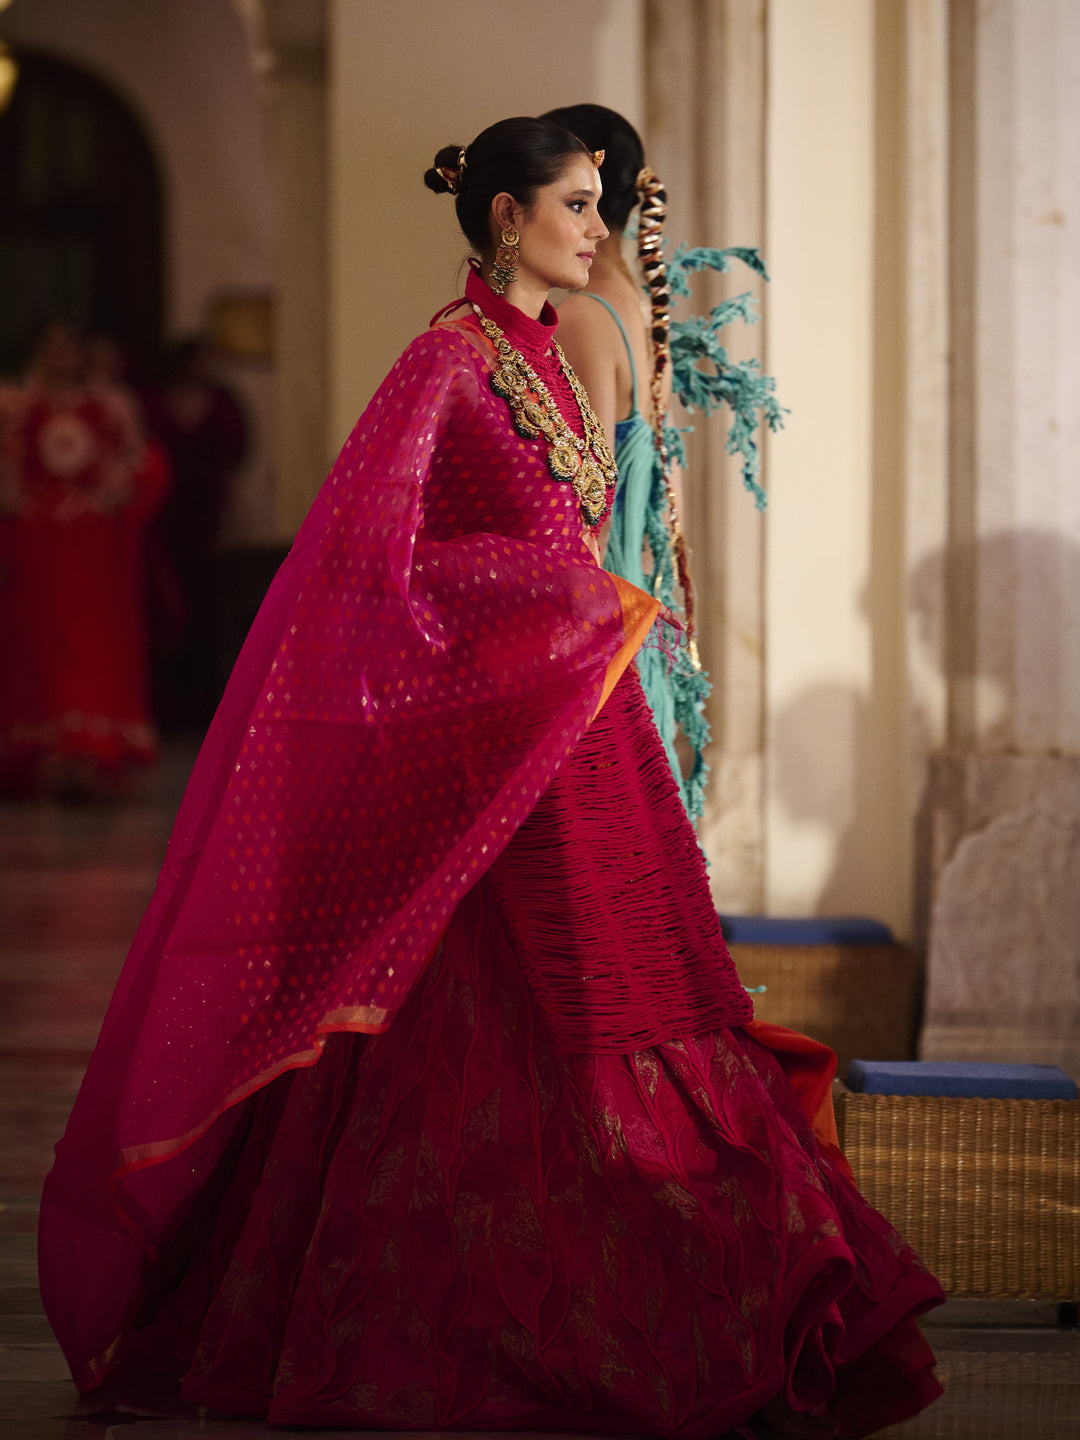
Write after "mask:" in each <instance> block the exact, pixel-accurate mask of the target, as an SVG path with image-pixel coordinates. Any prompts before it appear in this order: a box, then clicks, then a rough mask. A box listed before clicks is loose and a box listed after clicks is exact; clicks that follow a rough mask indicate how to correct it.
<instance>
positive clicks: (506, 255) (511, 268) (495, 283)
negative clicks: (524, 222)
mask: <svg viewBox="0 0 1080 1440" xmlns="http://www.w3.org/2000/svg"><path fill="white" fill-rule="evenodd" d="M520 241H521V236H520V235H519V234H518V232H517V231H516V230H515V229H514V227H513V225H507V227H506V229H505V230H504V231H503V232H502V236H501V237H500V240H499V248H498V249H497V250H496V251H495V263H494V265H492V267H491V279H490V281H489V282H488V283H489V284H490V285H491V288H492V290H494V292H495V294H496V295H501V294H502V293H503V291H504V290H505V289H506V287H507V285H512V284H513V283H514V281H515V280H516V279H517V262H518V245H519V243H520Z"/></svg>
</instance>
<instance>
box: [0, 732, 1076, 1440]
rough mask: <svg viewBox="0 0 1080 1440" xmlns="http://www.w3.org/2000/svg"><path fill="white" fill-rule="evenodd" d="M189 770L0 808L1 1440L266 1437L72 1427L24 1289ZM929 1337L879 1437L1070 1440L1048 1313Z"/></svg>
mask: <svg viewBox="0 0 1080 1440" xmlns="http://www.w3.org/2000/svg"><path fill="white" fill-rule="evenodd" d="M191 758H192V757H191V754H190V753H189V752H187V751H184V750H181V749H174V750H172V751H170V752H169V753H168V754H167V755H166V758H165V761H164V762H163V764H162V765H161V766H160V767H159V768H158V770H157V771H156V772H155V774H154V775H153V776H152V777H150V778H149V779H148V781H147V782H146V784H145V785H144V787H143V788H142V790H141V791H140V792H139V793H138V794H137V795H136V796H134V797H133V798H132V800H131V801H130V802H129V803H127V804H124V805H121V806H118V807H114V808H107V807H104V806H86V807H83V808H76V807H62V806H56V805H49V806H46V805H41V806H0V947H2V948H0V1440H61V1437H63V1440H89V1437H95V1440H109V1437H117V1436H132V1437H134V1440H165V1437H169V1440H187V1437H195V1436H199V1437H203V1436H207V1435H220V1436H228V1437H231V1440H249V1437H255V1436H264V1437H265V1436H267V1435H270V1434H272V1433H274V1432H271V1431H270V1430H269V1429H268V1427H266V1426H263V1425H258V1424H252V1423H250V1422H229V1421H218V1422H214V1421H210V1420H207V1419H205V1418H204V1419H188V1420H183V1419H170V1420H162V1419H156V1420H154V1419H145V1418H144V1419H140V1420H138V1422H137V1424H136V1425H135V1428H134V1429H132V1422H133V1421H134V1419H135V1417H126V1419H127V1423H121V1417H115V1419H114V1421H113V1422H112V1423H101V1421H94V1420H91V1419H88V1418H86V1417H85V1416H84V1415H78V1414H73V1411H74V1408H75V1400H76V1395H75V1390H74V1387H73V1386H72V1384H71V1382H70V1380H69V1379H68V1377H67V1371H66V1369H65V1366H64V1363H63V1359H62V1357H61V1355H60V1352H59V1350H58V1349H57V1347H56V1344H55V1342H54V1341H53V1339H52V1336H51V1333H50V1331H49V1327H48V1325H47V1323H46V1321H45V1318H44V1316H43V1314H42V1312H41V1306H40V1302H39V1300H38V1294H37V1285H36V1278H35V1265H34V1228H35V1223H36V1215H37V1202H38V1196H39V1194H40V1190H41V1182H42V1179H43V1177H44V1175H45V1173H46V1171H47V1169H48V1167H49V1164H50V1160H51V1152H52V1146H53V1144H54V1143H55V1141H56V1139H57V1137H58V1136H59V1134H60V1132H61V1131H62V1129H63V1127H64V1122H65V1120H66V1117H67V1112H68V1109H69V1107H70V1105H71V1102H72V1099H73V1098H74V1094H75V1090H76V1088H77V1086H78V1083H79V1078H80V1075H81V1073H82V1070H83V1067H84V1065H85V1063H86V1058H87V1055H88V1054H89V1051H90V1048H91V1046H92V1045H93V1042H94V1037H95V1035H96V1033H97V1029H98V1026H99V1024H100V1021H101V1016H102V1014H103V1012H104V1009H105V1005H106V1003H107V1001H108V998H109V994H110V991H111V989H112V986H113V984H114V982H115V979H116V976H117V973H118V971H119V969H120V965H121V963H122V961H123V958H124V953H125V951H126V948H127V944H128V942H129V940H130V938H131V935H132V933H133V931H134V929H135V926H136V924H137V922H138V920H139V917H140V915H141V913H142V910H143V907H144V906H145V904H146V902H147V900H148V899H149V897H150V893H151V891H152V889H153V884H154V877H155V874H156V872H157V867H158V865H159V864H160V861H161V857H162V854H163V853H164V848H165V841H166V839H167V836H168V830H169V825H170V822H171V818H172V815H173V812H174V811H175V808H176V805H177V803H178V801H179V797H180V792H181V790H182V787H183V782H184V777H185V774H186V770H187V767H188V765H189V764H190V761H191ZM931 1338H932V1340H933V1343H934V1345H935V1348H936V1349H937V1350H938V1353H939V1356H940V1357H941V1365H940V1373H941V1374H942V1377H943V1379H944V1380H945V1382H946V1385H947V1394H946V1396H945V1398H944V1399H943V1400H941V1401H939V1402H938V1403H937V1404H936V1405H935V1406H933V1407H932V1408H931V1410H929V1411H928V1412H927V1413H926V1414H925V1415H924V1416H922V1417H920V1418H919V1419H918V1420H916V1421H914V1422H912V1423H910V1424H908V1425H905V1426H901V1427H899V1428H897V1429H894V1430H892V1431H889V1432H885V1433H886V1434H888V1435H889V1436H890V1437H892V1440H916V1437H918V1440H938V1437H940V1440H946V1437H948V1440H1078V1437H1080V1340H1078V1335H1077V1331H1076V1330H1062V1329H1059V1328H1057V1326H1056V1324H1055V1312H1054V1311H1053V1309H1052V1308H1050V1307H1037V1306H1034V1305H1032V1306H1000V1307H996V1308H989V1307H977V1306H972V1305H967V1306H960V1305H955V1306H951V1307H946V1310H945V1312H944V1313H943V1314H942V1315H941V1317H940V1320H939V1321H938V1322H937V1323H935V1324H934V1326H933V1330H932V1336H931ZM278 1433H280V1432H278ZM290 1433H291V1434H293V1435H299V1434H301V1433H302V1432H298V1431H291V1432H290ZM311 1433H312V1434H319V1435H325V1434H327V1433H328V1432H326V1431H318V1432H311ZM485 1440H492V1437H490V1436H487V1437H485Z"/></svg>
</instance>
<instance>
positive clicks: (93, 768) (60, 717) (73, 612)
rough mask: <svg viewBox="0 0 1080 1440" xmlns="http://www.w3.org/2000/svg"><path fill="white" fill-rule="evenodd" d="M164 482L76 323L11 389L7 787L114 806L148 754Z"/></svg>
mask: <svg viewBox="0 0 1080 1440" xmlns="http://www.w3.org/2000/svg"><path fill="white" fill-rule="evenodd" d="M165 487H166V476H165V469H164V465H163V463H162V460H161V458H160V456H159V455H158V454H156V453H155V452H154V451H153V450H151V449H148V448H147V446H146V445H145V443H144V441H143V435H142V426H141V423H140V420H139V417H138V412H137V409H136V407H135V404H134V401H133V399H132V396H131V395H130V392H128V391H127V390H126V389H124V388H122V387H120V386H119V385H117V384H116V383H115V382H114V381H113V380H112V379H108V378H104V377H102V376H101V375H100V374H99V376H98V378H96V379H95V380H94V381H93V383H91V382H90V381H89V380H88V378H87V374H86V352H85V347H84V345H83V343H82V341H81V339H80V337H79V335H78V333H77V332H76V331H75V330H74V329H73V327H71V326H70V325H67V324H63V323H59V322H55V323H53V324H50V325H49V326H48V327H47V328H46V329H45V331H44V332H43V334H42V336H41V338H40V340H39V342H38V344H37V346H36V347H35V349H34V353H33V357H32V359H31V363H30V366H29V369H28V372H27V376H26V379H25V380H24V381H23V383H21V384H7V385H3V386H0V788H2V789H3V791H4V793H6V794H7V795H9V796H16V797H33V796H41V795H44V796H54V797H57V798H62V799H77V798H88V799H95V798H104V797H107V796H110V795H112V794H114V793H116V791H117V790H118V789H119V788H120V787H121V785H122V781H123V778H124V776H125V773H126V771H127V769H128V767H129V765H130V764H131V763H132V762H142V761H147V760H150V759H152V758H153V756H154V754H155V739H154V733H153V729H152V726H151V721H150V712H149V706H148V695H147V666H146V624H145V602H144V593H145V584H144V564H143V545H142V541H143V535H144V531H145V526H146V523H147V521H148V519H149V518H150V516H151V515H152V514H153V512H154V510H155V509H156V508H157V507H158V506H159V505H160V503H161V499H162V496H163V494H164V491H165Z"/></svg>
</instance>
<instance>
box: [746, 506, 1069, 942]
mask: <svg viewBox="0 0 1080 1440" xmlns="http://www.w3.org/2000/svg"><path fill="white" fill-rule="evenodd" d="M908 593H909V595H910V597H911V599H910V604H911V618H912V620H913V621H914V626H913V629H914V637H915V642H914V643H915V646H916V652H915V653H913V654H912V655H910V656H909V661H908V671H909V673H910V672H911V670H912V669H913V668H914V667H915V665H916V664H919V665H923V666H926V665H929V666H931V667H933V669H934V670H936V671H937V672H938V673H939V674H941V672H942V670H944V671H946V672H947V674H946V675H944V676H942V678H943V679H947V685H948V693H949V709H950V717H951V719H950V742H949V744H948V745H947V746H946V747H945V749H944V751H932V750H931V745H930V726H929V722H928V719H927V717H926V716H925V714H923V713H921V712H920V711H919V709H918V708H917V707H915V708H908V711H907V732H906V735H905V734H904V732H903V731H899V730H897V729H896V721H897V716H896V713H895V711H896V707H897V706H900V705H903V706H909V707H910V702H909V699H908V697H907V695H906V693H905V689H904V687H903V686H902V685H900V684H898V683H896V677H889V676H887V675H882V674H881V673H880V670H879V667H878V666H876V665H875V669H874V679H873V682H872V684H871V688H870V694H869V695H866V694H863V693H861V692H860V691H859V690H858V689H857V688H856V687H855V686H852V685H848V684H842V683H828V684H822V685H819V686H815V687H813V688H811V689H809V690H807V691H804V692H803V693H802V694H801V695H799V696H798V697H797V698H796V699H795V700H793V701H792V702H791V703H790V704H789V705H787V706H786V707H784V709H783V710H781V711H780V712H779V713H778V714H777V715H776V717H775V719H774V721H773V745H772V751H773V755H774V757H775V758H774V765H775V770H774V784H775V791H776V794H777V796H778V799H779V800H780V803H781V804H782V805H783V807H784V809H785V811H786V813H787V815H788V816H789V817H790V818H791V819H792V820H794V821H796V822H799V823H801V824H805V825H815V824H816V825H818V826H820V827H823V828H825V829H828V830H829V831H831V832H832V834H833V835H834V836H835V839H833V840H832V855H831V858H830V860H829V862H828V865H827V869H826V873H825V875H824V876H823V878H822V881H821V884H820V887H819V889H818V900H817V905H816V907H815V908H816V910H817V912H818V913H820V914H840V913H851V912H857V913H864V914H866V913H868V914H872V915H873V914H876V915H881V914H882V913H884V904H885V903H887V902H883V900H882V898H880V897H886V896H888V895H889V894H890V893H895V886H890V885H889V884H888V883H887V881H886V883H882V877H881V875H880V872H879V868H878V867H879V866H880V864H881V860H880V858H879V857H880V856H881V854H882V851H883V845H882V836H883V834H887V833H888V827H889V826H890V825H895V826H898V827H906V826H908V825H909V824H911V823H912V822H911V819H910V817H909V813H908V811H907V808H906V805H905V795H904V790H903V786H902V783H901V777H902V775H903V772H904V770H905V769H906V766H907V764H908V755H909V754H915V755H927V756H928V761H927V765H926V770H925V773H924V776H923V780H922V785H921V794H920V799H919V805H918V809H917V814H916V818H915V822H914V824H915V831H914V836H913V842H914V871H915V898H914V906H913V911H914V913H913V917H912V920H913V924H912V930H913V936H914V940H915V943H916V945H917V946H919V947H920V948H921V947H922V946H923V945H925V942H926V937H927V934H928V932H929V929H930V909H931V903H932V901H933V903H935V904H940V903H941V902H942V901H943V900H944V899H946V898H947V892H948V887H947V886H946V890H945V893H944V894H943V893H942V883H943V880H944V878H945V872H946V871H947V868H948V865H949V863H950V860H951V858H952V856H953V853H954V852H955V851H956V849H957V847H958V846H959V845H960V844H961V843H962V842H963V840H964V838H965V836H966V835H967V834H968V833H969V832H970V830H971V829H972V828H973V826H974V825H975V823H976V819H975V817H976V816H977V815H979V816H982V819H981V820H980V821H979V822H978V823H979V824H986V823H988V822H989V821H990V820H992V818H993V817H992V815H988V814H987V813H986V811H985V806H986V805H987V804H989V803H990V797H989V792H988V793H987V794H986V795H985V796H983V797H982V801H981V802H980V805H976V807H975V809H973V810H972V809H971V805H972V804H973V803H974V801H973V800H972V799H971V797H968V799H967V801H964V799H963V797H962V795H960V794H957V795H952V796H950V795H949V794H948V793H947V792H948V790H949V786H950V785H951V786H952V788H953V790H955V788H956V784H957V776H956V757H957V756H958V755H963V754H966V753H967V752H969V751H970V752H975V753H977V754H978V755H979V756H981V757H984V759H985V761H986V762H987V763H988V764H989V762H990V761H991V760H992V758H993V757H998V759H999V760H1000V761H1001V762H1002V763H1007V764H1011V766H1012V768H1013V769H1014V770H1015V769H1016V766H1017V764H1018V763H1019V762H1020V761H1021V760H1023V763H1024V766H1026V771H1025V773H1026V774H1027V775H1028V780H1027V784H1028V786H1029V792H1030V793H1029V794H1028V796H1027V798H1026V800H1024V802H1023V803H1022V804H1020V805H1019V809H1014V808H1013V806H1012V804H1011V801H1010V802H1009V807H1008V814H1009V815H1010V817H1011V819H1012V822H1013V824H1012V828H1011V830H1010V834H1011V835H1012V837H1013V839H1012V845H1010V846H1007V847H1006V848H1005V849H1004V850H1002V851H1001V852H1000V853H997V854H995V855H994V856H989V855H988V856H986V857H984V858H985V861H986V865H987V869H986V876H987V879H986V886H985V889H986V895H987V903H988V904H990V905H991V908H992V909H993V910H994V911H995V912H997V911H999V910H1000V908H1001V907H1000V906H999V905H998V904H996V903H994V901H993V897H994V895H995V893H996V894H999V895H1001V896H1004V895H1005V894H1009V895H1010V897H1011V900H1010V903H1011V904H1013V905H1014V906H1015V907H1016V914H1017V917H1022V916H1025V915H1028V914H1029V912H1030V910H1031V909H1032V907H1033V906H1034V905H1035V904H1036V903H1037V904H1038V906H1039V907H1040V908H1042V909H1044V911H1045V913H1047V914H1050V915H1052V916H1053V917H1054V919H1053V922H1052V923H1053V924H1054V925H1056V926H1059V927H1061V928H1059V931H1058V934H1059V936H1062V937H1064V936H1070V935H1071V936H1075V935H1076V934H1077V933H1080V925H1078V924H1077V922H1078V921H1080V914H1075V913H1074V912H1076V911H1077V909H1078V907H1080V848H1078V844H1080V839H1078V833H1077V831H1078V827H1080V818H1068V819H1067V818H1066V817H1065V816H1064V815H1063V813H1062V804H1061V800H1062V797H1063V795H1064V794H1066V793H1068V786H1067V785H1066V788H1065V790H1061V789H1060V787H1061V786H1062V785H1063V784H1065V782H1066V779H1067V776H1068V775H1069V774H1075V773H1076V771H1077V769H1078V768H1080V759H1078V758H1076V757H1077V754H1078V752H1080V744H1078V743H1077V742H1078V732H1080V704H1078V700H1077V697H1078V696H1080V549H1078V548H1077V547H1076V546H1075V545H1073V544H1072V543H1071V542H1070V541H1069V540H1068V539H1066V538H1064V537H1063V536H1061V535H1058V534H1054V533H1053V532H1051V531H1045V530H1017V531H1003V532H1000V533H996V534H992V535H989V536H986V537H984V538H983V539H981V540H979V541H977V542H974V543H972V544H970V545H966V546H958V547H952V548H951V549H950V550H949V551H948V552H936V553H934V554H933V555H931V556H929V557H928V558H927V559H926V560H924V561H923V562H922V563H921V564H920V565H918V566H917V567H916V568H915V569H914V570H913V571H912V572H911V575H910V584H909V591H908ZM977 615H981V616H983V617H984V618H983V622H982V633H981V634H980V635H977V634H976V619H977ZM976 642H978V643H976ZM976 719H978V737H977V739H976V738H975V726H976ZM1070 726H1071V727H1072V733H1071V734H1070ZM890 728H892V729H894V730H896V733H897V734H898V735H899V737H900V744H901V745H903V746H905V747H906V748H905V749H898V751H897V753H896V754H895V755H894V756H893V757H892V758H893V763H892V764H891V765H888V766H883V765H882V764H881V757H880V755H879V754H877V753H876V751H875V745H876V743H877V741H876V737H877V736H879V735H881V734H882V733H885V734H888V733H889V730H890ZM1040 767H1041V769H1040ZM1047 767H1049V768H1050V769H1051V770H1053V772H1054V775H1055V777H1056V778H1055V780H1054V781H1053V782H1051V781H1050V780H1049V779H1047V780H1046V782H1045V786H1044V787H1043V788H1040V786H1039V784H1038V783H1036V772H1038V774H1042V773H1043V772H1044V771H1046V772H1047V774H1049V771H1048V770H1047ZM999 768H1001V767H1000V766H999ZM1019 773H1020V772H1019V771H1017V774H1019ZM950 776H951V779H950ZM1016 783H1017V784H1019V783H1020V781H1019V780H1018V781H1017V782H1016ZM943 786H944V787H945V792H946V793H944V794H943V790H942V787H943ZM1031 787H1033V788H1031ZM1008 798H1009V797H1008V796H1006V795H1005V794H1002V795H1001V796H1000V799H1001V801H1002V803H1005V802H1006V801H1007V800H1008ZM965 804H966V805H967V807H968V808H967V809H965ZM943 807H944V808H943ZM980 807H981V808H980ZM969 810H970V813H968V812H969ZM1021 812H1022V813H1023V817H1024V818H1023V819H1022V820H1021V819H1020V818H1018V817H1019V816H1020V813H1021ZM1072 816H1073V817H1080V805H1078V806H1076V807H1075V808H1074V809H1073V812H1072ZM1017 826H1019V829H1017ZM1013 845H1015V846H1018V847H1019V848H1020V849H1021V850H1022V851H1028V852H1029V853H1030V854H1031V855H1032V856H1034V855H1038V856H1039V857H1040V861H1039V864H1040V871H1041V873H1040V876H1039V878H1038V883H1036V884H1034V885H1032V887H1031V888H1030V889H1029V890H1027V891H1026V893H1025V885H1026V883H1027V881H1028V880H1029V879H1030V878H1031V877H1030V876H1029V874H1028V867H1027V865H1026V863H1025V862H1024V861H1023V860H1022V859H1021V857H1019V856H1018V855H1017V854H1016V853H1015V851H1014V850H1013V848H1012V847H1013ZM906 848H907V847H906V845H905V846H903V847H901V848H900V850H899V851H898V852H894V853H900V854H901V855H902V854H903V853H904V852H905V851H906ZM886 853H888V852H887V850H886ZM980 888H982V887H980ZM1014 892H1015V893H1014ZM1036 895H1037V896H1038V897H1039V898H1038V901H1037V902H1036V899H1035V897H1036ZM935 897H936V898H935ZM949 903H954V902H949ZM1047 907H1048V908H1047ZM1029 918H1030V917H1029ZM1016 923H1017V925H1018V926H1019V927H1020V928H1022V926H1023V921H1022V920H1021V919H1019V918H1018V919H1017V922H1016ZM1066 924H1068V925H1069V927H1070V928H1064V927H1065V926H1066ZM1007 928H1009V927H1007ZM998 933H999V934H1001V933H1002V932H1001V931H1000V930H999V931H998Z"/></svg>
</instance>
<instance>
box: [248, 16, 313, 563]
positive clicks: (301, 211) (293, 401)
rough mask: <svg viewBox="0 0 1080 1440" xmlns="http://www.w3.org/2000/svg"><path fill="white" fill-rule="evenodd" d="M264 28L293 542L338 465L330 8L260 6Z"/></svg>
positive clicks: (287, 510) (287, 506)
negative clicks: (331, 384)
mask: <svg viewBox="0 0 1080 1440" xmlns="http://www.w3.org/2000/svg"><path fill="white" fill-rule="evenodd" d="M249 8H250V7H249ZM257 20H258V26H259V39H260V42H261V47H262V56H263V67H262V68H263V71H264V83H265V87H266V94H267V98H268V102H269V106H270V111H271V117H272V136H273V159H274V173H275V179H276V181H277V184H278V193H279V206H280V238H279V252H278V253H279V265H280V269H279V273H278V285H277V309H276V315H275V330H276V335H275V342H276V349H277V393H278V403H277V415H276V425H277V434H276V469H277V476H276V478H277V528H278V533H279V535H280V536H281V538H282V539H291V537H292V536H293V535H294V534H295V533H296V530H297V528H298V527H299V525H300V522H301V520H303V518H304V516H305V515H306V513H307V511H308V509H309V507H310V505H311V502H312V500H313V499H314V498H315V494H316V492H317V490H318V488H319V486H320V484H321V483H322V480H323V478H324V476H325V475H326V471H327V468H328V465H329V461H330V459H331V458H332V457H331V456H330V455H329V454H328V452H327V438H326V437H327V388H328V384H327V360H328V339H327V268H328V242H327V153H326V151H327V92H326V4H325V0H259V10H258V16H257Z"/></svg>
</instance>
